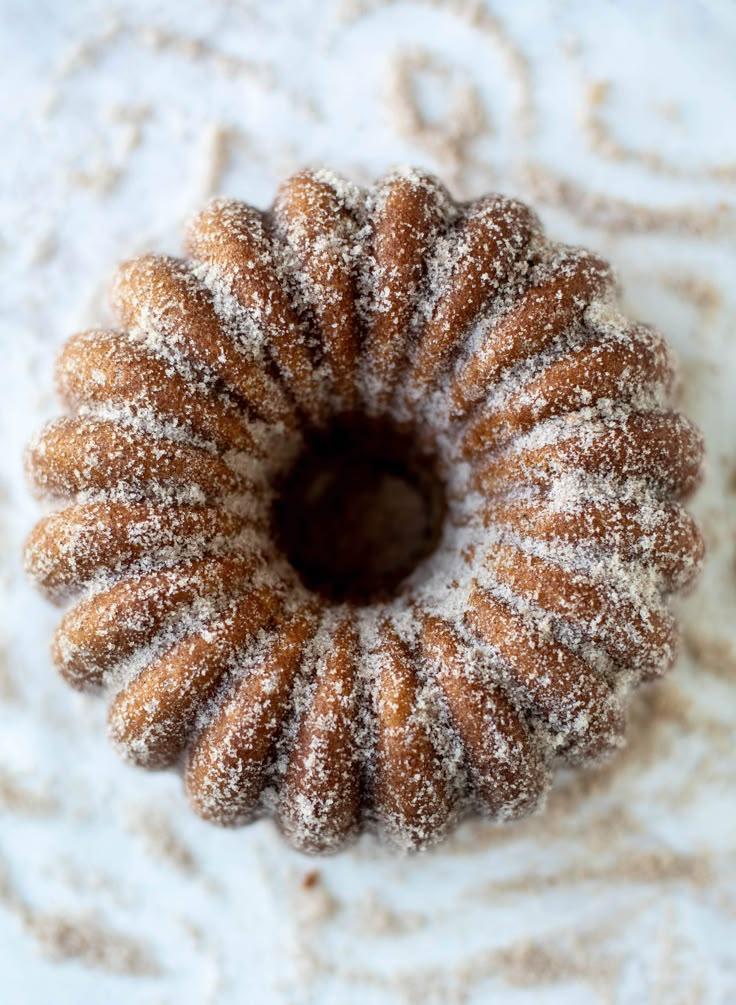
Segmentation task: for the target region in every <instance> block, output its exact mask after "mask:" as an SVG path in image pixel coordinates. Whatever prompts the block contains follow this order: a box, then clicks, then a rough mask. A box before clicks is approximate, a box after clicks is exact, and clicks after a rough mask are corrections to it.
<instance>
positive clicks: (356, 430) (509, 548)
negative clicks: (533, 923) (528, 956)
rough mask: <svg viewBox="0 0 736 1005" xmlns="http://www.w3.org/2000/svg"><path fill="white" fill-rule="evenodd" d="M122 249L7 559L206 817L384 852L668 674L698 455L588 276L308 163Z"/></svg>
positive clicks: (525, 769)
mask: <svg viewBox="0 0 736 1005" xmlns="http://www.w3.org/2000/svg"><path fill="white" fill-rule="evenodd" d="M186 245H187V252H188V255H189V257H188V258H187V259H178V258H169V257H163V256H159V255H148V256H145V257H142V258H137V259H135V260H133V261H130V262H128V263H127V264H125V265H123V266H122V267H121V269H120V270H119V272H118V274H117V277H116V279H115V282H114V285H113V291H112V304H113V307H114V310H115V312H116V315H117V318H118V321H119V323H120V328H116V329H111V330H107V329H106V330H93V331H85V332H83V333H82V334H80V335H76V336H75V337H73V338H72V339H71V340H70V341H69V342H67V344H66V346H65V347H64V349H63V351H62V353H61V357H60V359H59V362H58V371H57V373H58V385H59V389H60V392H61V395H62V396H63V398H64V400H65V402H66V405H67V406H68V408H69V414H68V415H67V416H66V417H65V418H62V419H59V420H58V421H55V422H53V423H51V424H50V425H49V426H47V427H46V428H45V430H44V431H43V432H42V433H41V434H40V436H39V437H38V438H37V439H36V440H35V441H34V442H33V443H32V444H31V446H30V448H29V452H28V467H29V471H30V475H31V478H32V480H33V482H34V484H35V487H36V488H37V490H38V491H39V492H40V493H42V494H43V495H45V496H48V497H52V498H55V499H56V500H61V507H60V506H58V505H57V507H56V508H55V509H54V510H53V511H52V512H50V514H49V515H47V516H46V517H45V519H43V520H41V521H40V523H38V524H37V526H36V527H35V529H34V530H33V532H32V533H31V535H30V538H29V540H28V543H27V548H26V558H27V566H28V570H29V572H30V575H31V576H32V577H33V579H34V580H35V582H36V583H37V584H38V585H39V586H40V587H41V588H42V589H43V590H45V591H46V592H47V593H48V594H50V595H51V596H52V597H54V598H57V599H62V600H64V599H67V598H70V597H75V603H74V606H72V607H71V609H70V610H68V612H67V613H66V614H65V615H64V617H63V620H62V621H61V624H60V626H59V628H58V631H57V633H56V636H55V639H54V644H53V658H54V661H55V663H56V665H57V666H58V668H59V670H60V671H61V673H62V675H63V676H64V677H65V679H66V680H67V681H68V682H69V683H70V684H72V685H73V686H75V687H79V688H84V689H103V690H105V691H106V692H109V694H110V695H111V702H112V703H111V707H110V713H109V724H110V732H111V734H112V737H113V740H114V742H115V744H116V745H117V746H118V747H119V748H120V750H121V751H122V752H123V753H124V755H125V756H126V757H127V758H129V759H130V760H132V761H134V762H135V763H136V764H139V765H142V766H145V767H148V768H164V767H169V766H177V767H178V768H179V769H180V770H181V772H182V773H183V777H184V783H185V787H186V791H187V793H188V796H189V799H190V800H191V803H192V805H193V807H194V809H195V810H196V811H197V812H198V813H199V814H201V815H202V816H203V817H205V818H206V819H208V820H211V821H214V822H216V823H219V824H226V825H236V824H243V823H247V822H248V821H251V820H253V819H256V818H259V817H262V816H264V815H272V816H274V817H275V818H276V820H277V821H278V824H279V826H280V828H281V830H282V831H283V832H284V833H285V834H286V835H287V837H288V839H289V840H290V841H291V842H292V843H293V844H294V845H295V846H296V847H298V848H301V849H305V850H308V851H330V850H334V849H337V848H339V847H341V846H342V845H344V844H345V843H346V842H347V841H348V840H350V839H351V838H353V837H354V836H355V835H357V834H358V833H359V832H361V831H363V830H371V831H375V832H377V833H379V834H381V835H384V836H386V837H388V838H390V839H391V840H393V841H394V842H396V843H397V844H398V845H400V846H403V847H412V848H413V847H421V846H425V845H428V844H431V843H432V842H434V841H436V840H437V839H438V838H440V837H441V836H442V835H443V834H445V833H446V832H447V830H448V828H449V827H450V826H451V825H452V824H454V823H455V822H457V821H458V820H459V819H461V818H462V817H465V816H467V815H469V814H473V813H480V814H485V815H487V816H490V817H494V818H497V819H503V820H509V819H512V818H515V817H519V816H522V815H523V814H527V813H529V812H530V811H531V810H532V809H534V808H535V807H536V806H538V805H539V803H540V799H541V797H542V796H543V794H544V792H545V790H546V788H547V785H548V782H549V776H550V771H551V769H552V768H553V767H554V766H555V765H556V764H559V763H585V762H590V761H592V760H595V759H599V758H601V757H603V756H604V755H606V754H607V753H609V752H610V751H611V750H613V749H615V748H616V747H618V746H619V745H620V744H621V742H622V739H621V737H622V731H623V728H624V719H625V707H626V702H627V698H628V696H629V695H630V693H631V692H632V690H633V689H634V688H635V687H636V686H637V685H638V684H639V683H640V682H641V681H645V680H649V679H652V678H655V677H657V676H659V675H660V674H662V673H664V672H665V671H666V670H667V669H668V668H669V667H670V666H671V664H672V662H673V659H674V656H675V651H676V646H677V629H676V625H675V622H674V620H673V617H672V614H671V613H670V611H669V609H668V605H667V601H668V598H669V596H670V595H671V594H672V593H674V592H675V591H678V590H681V589H682V588H683V587H686V586H687V585H688V584H690V583H691V581H692V580H693V578H694V577H695V575H696V574H697V571H698V568H699V565H700V563H701V558H702V553H703V544H702V540H701V536H700V534H699V532H698V529H697V527H696V526H695V524H694V522H693V520H692V519H691V518H690V516H689V515H688V514H687V512H686V511H685V510H684V509H683V507H682V505H681V502H682V500H683V499H684V498H685V497H686V496H687V495H688V493H690V492H691V491H692V490H693V488H694V487H695V485H696V483H697V481H698V478H699V472H700V466H701V458H702V442H701V437H700V436H699V434H698V432H697V431H696V430H695V429H694V428H693V426H692V425H690V423H689V422H688V421H687V420H686V419H684V418H683V417H682V416H681V415H680V414H678V413H677V412H676V411H674V410H673V409H672V407H671V405H670V404H669V400H670V394H671V391H672V385H673V379H674V370H673V362H672V359H671V356H670V353H669V352H668V349H667V347H666V345H665V344H664V342H663V340H662V338H661V337H660V335H659V334H658V333H657V332H656V331H654V330H652V329H651V328H649V327H647V326H645V325H642V324H634V323H632V322H630V321H629V320H627V319H626V318H625V317H623V316H622V314H621V312H620V309H619V307H618V304H617V289H616V283H615V280H614V277H613V275H612V273H611V270H610V268H609V267H608V266H607V265H606V264H605V263H604V262H603V261H601V260H600V259H599V258H597V257H596V256H594V255H592V254H590V253H589V252H586V251H583V250H580V249H578V248H573V247H568V246H564V245H561V244H555V243H552V242H550V241H549V240H547V239H546V238H545V237H544V235H543V234H542V231H541V229H540V224H539V221H538V219H537V218H536V216H535V215H534V214H533V213H532V212H531V211H530V210H529V209H528V208H527V207H526V206H524V205H522V204H521V203H519V202H516V201H514V200H513V199H507V198H504V197H502V196H500V195H490V196H487V197H484V198H481V199H478V200H476V201H474V202H470V203H460V202H456V201H454V200H453V199H452V198H450V196H449V195H448V193H447V192H446V191H445V189H444V188H443V187H442V185H441V184H440V183H439V182H438V181H437V180H435V179H434V178H433V177H431V176H429V175H426V174H423V173H421V172H419V171H416V170H401V171H397V172H395V173H392V174H390V175H388V176H387V177H386V178H384V179H383V180H381V181H380V182H379V183H378V184H377V185H376V186H375V187H373V188H371V189H368V190H364V189H362V188H359V187H357V186H356V185H354V184H352V183H350V182H349V181H346V180H344V179H342V178H340V177H337V176H336V175H334V174H332V173H330V172H329V171H325V170H320V171H302V172H300V173H299V174H297V175H295V176H294V177H292V178H291V179H289V180H288V181H287V182H286V183H285V184H284V185H283V186H282V188H281V189H280V191H279V193H278V196H277V198H276V200H275V203H274V205H273V207H272V208H271V209H270V210H269V211H267V212H262V211H260V210H257V209H254V208H252V207H251V206H248V205H246V204H244V203H241V202H236V201H233V200H229V199H217V200H215V201H214V202H212V203H211V204H210V205H209V206H207V208H206V209H205V210H204V211H203V212H201V213H200V214H199V215H198V216H196V217H195V218H194V220H193V221H192V222H191V224H190V226H189V228H188V232H187V240H186Z"/></svg>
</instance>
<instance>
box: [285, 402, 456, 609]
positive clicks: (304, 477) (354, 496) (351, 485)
mask: <svg viewBox="0 0 736 1005" xmlns="http://www.w3.org/2000/svg"><path fill="white" fill-rule="evenodd" d="M445 509H446V501H445V493H444V488H443V485H442V483H441V481H440V479H439V477H438V474H437V467H436V463H435V459H434V457H433V456H432V455H431V454H430V453H428V452H422V451H420V450H419V449H418V447H417V445H416V439H415V437H414V436H412V434H411V432H410V431H405V430H400V429H397V428H396V427H395V426H394V425H392V424H391V423H389V422H386V421H383V420H369V419H356V418H352V417H351V418H343V419H340V420H338V421H336V422H334V423H333V425H332V426H331V427H330V428H329V429H328V430H326V431H320V432H316V433H313V434H312V435H311V436H310V437H308V439H307V442H306V444H305V448H304V450H303V452H302V454H301V455H300V456H299V457H298V459H297V460H296V463H295V464H294V465H293V466H292V468H291V470H290V471H288V472H287V474H286V475H285V477H284V478H283V480H282V482H281V484H280V485H279V486H277V497H276V502H275V505H274V513H273V518H274V533H275V537H276V540H277V542H278V544H279V546H280V547H281V548H282V550H283V552H284V553H285V554H286V556H287V558H288V559H289V561H290V562H291V564H292V566H293V567H294V569H296V571H297V572H298V573H299V575H300V577H301V579H302V582H303V583H304V585H305V586H306V587H308V588H309V589H310V590H314V591H315V592H317V593H319V594H320V595H321V596H323V597H324V598H325V599H327V600H328V601H330V602H332V603H342V602H348V603H357V604H365V603H371V602H375V601H378V600H385V599H388V598H389V597H391V596H392V595H393V594H394V593H395V592H396V591H397V589H398V587H399V585H400V584H401V582H402V581H403V580H404V579H406V577H407V576H408V575H410V573H412V572H413V571H414V569H416V568H417V566H418V565H419V563H420V562H422V560H423V559H425V558H427V557H428V556H429V555H430V554H431V553H432V552H433V551H434V549H435V548H436V546H437V543H438V541H439V538H440V534H441V532H442V522H443V519H444V515H445Z"/></svg>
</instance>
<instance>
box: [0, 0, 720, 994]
mask: <svg viewBox="0 0 736 1005" xmlns="http://www.w3.org/2000/svg"><path fill="white" fill-rule="evenodd" d="M590 6H592V5H585V4H576V3H570V4H567V5H565V7H564V8H563V7H562V6H561V5H558V7H557V10H556V12H552V11H551V10H550V7H549V5H546V4H542V3H534V2H532V3H528V4H523V5H521V4H512V3H506V4H501V3H499V4H497V5H495V6H494V8H493V11H491V9H490V8H486V7H484V6H483V5H482V4H476V3H472V2H466V0H447V2H445V3H440V2H437V0H436V2H430V0H426V2H424V3H406V4H396V5H392V4H388V3H386V2H385V0H384V2H381V0H343V2H341V3H329V4H324V5H313V4H302V3H299V2H297V0H290V2H283V3H280V4H273V5H265V4H257V3H255V2H253V3H248V2H246V0H243V2H240V3H236V2H232V3H227V2H224V0H221V2H217V3H212V4H210V5H195V4H188V3H184V4H183V3H173V2H171V3H161V4H157V5H155V7H153V6H152V5H146V4H143V3H140V4H134V3H129V4H127V5H125V6H124V7H123V6H121V7H118V8H115V9H114V10H112V9H108V8H107V5H100V4H95V3H79V4H75V5H63V6H62V5H61V4H57V5H50V6H48V7H47V6H46V5H42V4H40V3H35V4H33V3H31V4H22V5H21V4H18V3H12V2H9V0H5V2H4V3H3V4H0V8H1V16H2V26H3V31H2V37H3V39H4V41H5V46H4V47H3V64H2V65H3V68H4V76H5V79H6V89H5V90H6V100H5V101H4V102H3V108H2V112H0V115H2V117H3V121H4V126H5V135H6V136H7V138H8V142H7V144H6V147H7V149H6V152H5V155H4V157H3V158H2V162H1V163H0V226H1V227H2V231H1V232H0V256H1V257H2V264H3V266H4V269H3V285H2V294H1V295H0V306H1V308H2V313H1V314H0V346H1V347H2V350H3V362H4V366H3V368H2V372H1V376H0V380H2V393H3V401H4V405H3V408H2V410H0V423H1V425H0V435H2V443H3V452H2V460H3V468H2V473H1V475H0V477H1V478H2V482H0V533H1V534H2V545H3V548H2V552H1V553H2V556H3V566H2V569H1V570H0V575H1V577H2V578H1V579H0V582H1V584H2V590H3V597H2V603H1V604H0V947H1V948H0V979H1V980H2V986H1V987H0V1000H2V1001H3V1002H6V1001H7V1002H9V1003H10V1005H16V1003H23V1005H26V1003H36V1002H38V1003H42V1002H43V1003H45V1002H47V1001H49V1000H53V1001H54V1002H61V1003H66V1002H70V1003H77V1002H80V1001H97V1000H104V1001H110V1002H126V1003H128V1002H130V1001H135V1002H139V1001H140V1002H151V1003H153V1002H156V1003H159V1002H174V1001H176V1002H192V1003H200V1002H218V1003H219V1002H223V1003H228V1002H241V1001H245V1000H248V1001H250V1000H253V1001H258V1002H265V1003H268V1002H285V1003H287V1002H288V1003H291V1002H294V1003H309V1002H319V1003H329V1002H336V1003H338V1002H339V1003H344V1002H352V1001H356V1002H361V1003H368V1005H371V1003H374V1002H375V1003H377V1005H382V1003H387V1002H415V1001H417V1002H418V1001H421V1002H438V1003H443V1005H444V1003H449V1002H467V1003H469V1005H471V1003H475V1002H485V1001H488V1000H501V1001H503V1002H507V1001H508V1002H516V1001H518V1002H527V1001H533V1002H535V1003H536V1002H565V1003H568V1002H572V1003H575V1002H578V1001H579V1002H590V1001H605V1002H616V1003H619V1002H620V1003H629V1002H631V1003H636V1002H655V1003H659V1002H661V1003H670V1002H678V1003H680V1002H681V1003H685V1002H693V1003H695V1002H727V1001H732V1000H734V998H736V966H735V964H736V960H734V950H733V945H734V942H735V940H734V934H735V933H734V928H736V877H735V872H736V863H735V861H734V859H735V858H736V855H735V853H736V842H735V841H734V837H733V834H734V816H735V815H736V814H734V811H733V787H734V785H733V783H734V775H735V774H736V772H735V771H734V768H733V754H732V748H733V741H732V729H733V725H734V722H733V720H734V718H735V717H736V713H735V712H734V707H736V705H735V703H734V688H735V687H736V617H735V616H734V612H735V611H736V604H735V600H736V561H735V551H736V519H735V517H734V515H733V513H734V509H735V507H734V501H735V500H736V448H735V447H734V445H733V430H734V429H735V428H736V396H734V394H733V390H732V389H733V387H734V386H736V349H734V341H733V318H734V316H735V314H736V294H735V293H734V285H733V278H732V277H733V274H734V266H735V265H736V250H735V249H736V141H734V137H733V130H732V129H730V128H729V127H728V126H727V124H728V123H730V121H731V118H732V110H733V95H734V93H735V92H736V71H735V70H734V69H733V68H732V63H733V58H732V57H733V52H734V50H735V47H736V16H734V15H733V14H730V15H729V14H728V12H727V11H726V10H725V8H724V9H723V10H722V11H721V12H720V13H718V9H719V8H718V5H716V4H713V5H712V6H713V9H712V10H711V11H710V12H708V11H706V10H705V9H704V8H703V7H702V6H697V7H696V6H695V5H693V6H692V7H688V6H687V5H684V4H677V5H674V4H673V5H667V7H668V11H667V12H665V5H661V7H660V9H659V13H642V12H641V9H642V5H635V4H633V2H632V3H630V4H619V5H617V6H616V7H614V6H610V7H609V6H608V5H603V4H601V5H595V13H594V14H591V13H588V7H590ZM394 162H412V163H417V164H422V165H424V166H426V167H427V168H428V169H429V170H432V171H435V172H436V173H438V174H439V175H441V176H442V177H443V178H444V180H445V181H446V182H447V183H448V185H449V187H450V188H451V189H452V191H453V194H455V195H458V196H461V197H470V196H475V195H478V194H480V193H482V192H484V191H487V190H493V189H495V190H500V191H503V192H505V193H507V194H509V195H513V196H517V197H520V198H522V199H525V200H527V201H529V202H530V203H532V204H533V205H534V206H535V207H536V208H537V210H538V211H539V213H540V215H541V217H542V220H543V223H544V224H545V227H546V229H547V232H548V233H549V235H550V237H552V238H555V239H559V240H563V241H569V242H575V243H582V244H584V245H586V246H587V247H589V248H591V249H592V250H594V251H596V252H597V253H599V254H601V256H602V257H604V258H608V259H610V260H611V261H612V263H613V264H614V266H615V268H616V270H617V273H618V275H619V277H620V280H621V283H622V286H623V289H624V296H625V303H626V307H627V310H628V312H629V313H630V314H631V315H632V316H633V317H638V318H642V319H644V320H646V321H649V322H651V323H653V324H654V325H656V326H657V327H658V328H660V329H661V330H662V331H664V332H665V333H666V335H667V336H668V338H669V339H670V341H671V343H672V345H673V346H674V348H675V350H676V352H677V353H678V355H679V357H680V361H681V371H682V386H681V390H680V400H681V406H682V408H683V409H684V411H685V412H686V413H687V414H688V415H689V416H690V417H691V418H692V419H694V420H695V421H696V422H697V423H698V424H699V425H700V427H701V428H702V430H703V431H704V433H705V436H706V442H707V445H708V452H709V467H708V471H707V476H706V481H705V484H704V486H703V488H702V489H701V491H700V493H699V495H698V496H697V498H696V500H695V501H694V504H693V510H694V512H695V513H696V514H697V516H698V518H699V519H700V521H701V525H702V526H703V528H704V531H705V534H706V538H707V542H708V546H709V559H708V563H707V566H706V570H705V575H704V577H703V580H702V582H701V584H700V586H699V587H698V589H697V592H696V593H695V595H694V596H692V597H690V598H687V599H686V600H685V601H683V602H682V603H680V605H679V606H680V608H681V610H682V621H683V625H684V633H685V652H684V655H683V657H682V658H681V660H680V662H679V664H678V666H677V668H676V670H675V671H674V673H673V674H672V675H671V676H670V677H669V678H668V679H667V680H666V681H665V682H664V683H663V684H661V685H658V686H656V687H653V688H650V689H647V690H646V691H645V692H644V693H642V695H641V697H640V698H639V699H638V700H637V702H635V705H634V709H633V712H632V715H631V722H630V729H629V745H628V747H627V749H626V750H625V751H624V752H623V753H622V754H621V755H619V756H618V758H616V759H614V760H613V761H612V762H610V763H609V764H607V765H606V766H605V767H602V768H599V769H595V770H590V771H588V772H587V773H583V774H578V775H574V776H573V775H570V776H569V777H565V776H564V775H563V777H562V778H561V779H559V780H558V784H557V787H556V789H555V790H554V791H553V794H552V797H551V799H550V802H549V807H548V810H547V812H546V814H545V815H544V816H542V817H537V818H533V819H532V820H530V821H529V822H527V823H523V824H520V825H517V826H514V827H511V828H506V829H502V828H498V827H494V826H493V825H491V824H488V823H477V822H476V823H472V824H466V825H464V826H463V827H462V828H461V829H460V831H459V832H458V833H457V834H456V835H455V836H454V837H453V838H451V839H450V841H449V842H448V843H447V844H445V845H443V846H441V847H440V848H439V849H437V850H435V851H432V852H429V853H427V854H425V855H421V856H417V857H414V858H408V859H407V858H401V857H397V856H396V854H395V853H394V852H391V851H390V850H387V849H383V848H380V847H378V846H377V845H376V844H375V842H374V841H373V839H370V838H366V839H364V840H362V841H361V842H360V843H359V844H358V845H357V846H356V847H355V848H353V849H351V850H350V851H348V852H346V853H344V854H342V855H341V856H339V857H337V858H335V859H327V860H319V861H316V862H313V861H311V860H309V859H306V858H303V857H301V856H299V855H298V854H296V853H294V852H291V851H289V850H288V849H287V848H286V846H285V845H284V843H283V842H282V841H281V839H279V838H278V837H277V836H276V834H275V833H274V829H273V826H272V825H271V824H270V823H259V824H257V825H254V826H253V827H251V828H248V829H245V830H237V831H219V830H216V829H214V828H212V827H210V826H208V825H206V824H203V823H201V822H200V821H198V820H197V819H196V818H195V817H194V816H193V815H192V814H191V812H190V811H189V810H188V808H187V807H186V805H185V801H184V797H183V795H182V793H181V791H180V783H179V780H178V778H177V777H176V775H174V774H165V775H146V774H144V773H142V772H140V771H137V770H134V769H132V768H130V767H126V766H125V765H123V764H121V763H119V762H118V760H117V758H116V756H115V754H114V752H113V751H112V750H111V749H110V748H109V746H108V744H107V741H106V736H105V733H106V730H105V724H104V715H105V709H104V704H103V703H101V702H99V701H96V700H95V699H94V698H89V697H86V696H81V695H78V694H75V693H73V692H71V691H70V690H69V689H68V688H67V687H66V686H64V685H63V684H62V682H61V681H60V680H59V679H58V678H57V677H56V675H55V673H54V671H53V670H52V668H51V664H50V659H49V657H48V652H47V646H48V641H49V639H50V637H51V633H52V630H53V626H54V624H55V622H56V620H57V619H58V614H57V613H56V612H55V611H54V610H52V609H50V608H49V607H47V606H46V605H45V604H44V602H43V601H42V600H41V599H40V598H39V597H37V596H35V595H34V594H33V592H32V591H31V589H30V588H29V587H28V585H27V584H26V583H25V581H24V579H23V577H22V573H21V563H20V558H19V552H20V545H21V541H22V539H23V537H24V535H25V534H26V533H27V531H28V530H29V528H30V526H31V525H32V523H33V521H34V519H35V517H36V515H37V510H36V507H35V505H34V503H33V502H32V501H31V500H30V499H29V497H28V493H27V491H26V489H25V486H24V483H23V477H22V470H21V451H22V446H23V444H24V442H25V441H26V440H27V439H28V438H29V436H30V435H31V433H32V431H34V430H35V429H37V428H38V426H39V424H40V423H41V422H42V421H43V420H44V419H45V418H47V417H49V416H51V415H52V414H54V412H55V411H56V406H55V404H54V401H53V397H52V393H51V391H52V365H53V357H54V353H55V352H56V350H57V348H58V347H59V346H60V344H61V342H62V341H63V339H64V338H65V337H66V336H67V335H69V334H70V333H71V332H73V331H76V330H80V329H82V328H84V327H85V326H88V325H90V324H95V325H98V324H100V323H101V322H104V321H105V319H106V316H107V315H106V308H105V284H106V282H107V280H108V278H109V276H110V275H111V273H112V270H113V267H114V265H115V263H116V262H117V261H119V260H121V259H123V258H128V257H130V256H131V255H133V254H136V253H139V252H141V251H147V250H155V251H162V252H166V253H172V254H176V253H178V250H179V248H180V233H181V228H182V223H183V220H184V219H185V218H186V217H187V216H188V215H189V214H190V213H191V212H192V211H193V210H194V209H196V208H198V207H199V205H200V204H201V203H202V202H203V201H204V200H205V199H206V198H207V197H208V196H210V195H212V194H219V193H222V194H224V195H229V196H237V197H241V198H245V199H247V200H248V201H251V202H253V203H254V204H257V205H264V206H265V205H267V204H268V203H270V201H271V199H272V197H273V194H274V189H275V186H276V184H277V182H278V181H279V180H280V179H281V178H283V177H284V176H285V175H287V174H288V173H289V172H290V171H292V170H293V169H295V168H296V167H298V166H300V165H301V164H302V163H307V164H314V165H317V164H320V163H328V164H330V165H331V166H332V167H334V168H335V169H337V170H339V171H342V172H344V173H345V174H347V175H349V176H351V177H352V178H354V179H355V180H356V181H359V182H364V181H368V180H370V179H372V178H373V177H375V176H376V175H379V174H381V173H382V172H383V171H385V169H386V168H388V167H389V166H390V165H391V164H392V163H394ZM226 308H227V305H226V304H225V305H223V309H226ZM560 492H561V498H560V503H561V505H564V501H565V500H564V494H565V486H564V485H561V486H560Z"/></svg>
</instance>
